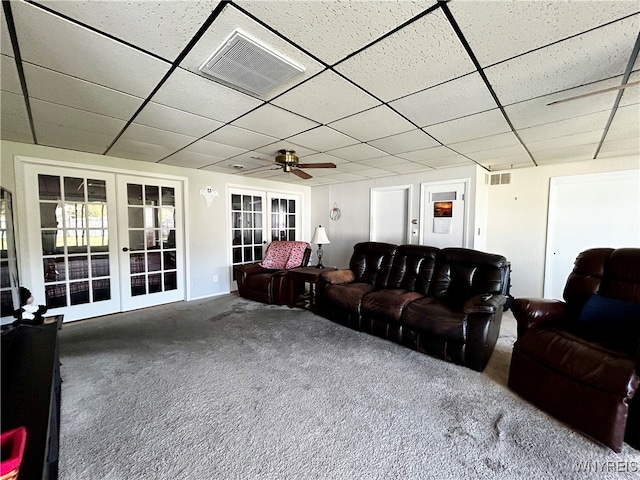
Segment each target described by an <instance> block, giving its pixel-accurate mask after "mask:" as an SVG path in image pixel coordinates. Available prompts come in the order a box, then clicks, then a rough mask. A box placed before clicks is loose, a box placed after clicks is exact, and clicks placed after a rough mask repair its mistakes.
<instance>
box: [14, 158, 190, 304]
mask: <svg viewBox="0 0 640 480" xmlns="http://www.w3.org/2000/svg"><path fill="white" fill-rule="evenodd" d="M13 164H14V172H15V173H14V177H15V182H16V200H18V199H19V200H18V202H17V206H19V207H26V202H27V198H26V185H25V175H26V172H25V166H26V165H46V166H54V167H56V166H57V167H61V168H78V169H81V170H89V171H97V172H103V173H111V174H114V175H134V176H138V177H147V178H156V179H167V180H173V181H175V182H179V183H181V184H182V207H183V214H182V225H181V227H182V229H183V230H182V231H183V232H184V278H183V281H184V287H185V288H184V295H185V298H184V299H185V301H189V300H191V282H188V281H187V279H189V278H191V266H190V265H191V264H190V258H191V252H190V249H189V242H188V240H187V239H188V238H189V222H188V221H187V212H188V211H189V195H188V192H189V179H188V177H185V176H181V175H169V174H166V173H160V172H148V171H139V170H129V169H126V168H118V167H109V166H103V165H92V164H84V163H76V162H66V161H63V160H52V159H47V158H41V157H31V156H28V155H14V157H13ZM117 201H118V199H117V198H116V202H117ZM14 203H15V202H14ZM14 209H15V206H14ZM26 210H27V209H26V208H17V211H14V214H16V213H17V215H15V216H16V218H14V220H17V221H16V236H15V240H16V245H17V246H18V247H19V248H18V255H17V257H18V268H19V270H20V272H30V270H31V264H30V263H29V260H28V257H29V255H28V253H27V254H23V255H21V254H20V252H21V251H22V249H23V248H25V250H24V251H25V252H28V251H29V246H28V245H25V241H26V240H25V239H24V238H23V235H22V232H25V234H26V232H27V228H26V227H27V218H26ZM118 248H119V247H118ZM21 278H22V281H23V282H24V281H31V276H30V274H29V278H28V279H27V278H25V277H24V276H21Z"/></svg>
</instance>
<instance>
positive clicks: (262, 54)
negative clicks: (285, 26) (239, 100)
mask: <svg viewBox="0 0 640 480" xmlns="http://www.w3.org/2000/svg"><path fill="white" fill-rule="evenodd" d="M200 72H201V73H202V74H203V75H205V76H207V77H209V78H212V79H214V80H216V81H218V82H221V83H224V84H225V85H228V86H231V87H236V88H238V89H240V90H243V91H245V92H247V93H251V94H254V95H259V96H264V95H266V94H267V93H268V92H270V91H271V90H273V89H274V88H276V87H277V86H279V85H282V84H283V83H285V82H286V81H287V80H289V79H291V78H293V77H295V76H296V75H299V74H300V73H302V72H304V68H302V67H299V66H298V65H295V64H294V63H292V62H291V61H289V60H287V59H286V58H284V57H283V56H282V55H280V54H278V53H276V52H274V51H272V50H270V49H269V48H267V47H265V46H263V45H260V44H259V43H258V42H256V41H255V40H252V39H251V38H249V37H247V36H246V35H245V34H243V33H241V32H239V31H238V30H236V31H235V32H233V33H232V34H231V36H230V37H229V38H228V39H227V40H226V41H225V42H224V43H223V44H222V45H221V46H220V47H219V48H218V49H217V50H216V51H215V52H214V53H213V55H211V56H210V57H209V59H208V60H207V61H206V62H204V63H203V64H202V65H201V66H200Z"/></svg>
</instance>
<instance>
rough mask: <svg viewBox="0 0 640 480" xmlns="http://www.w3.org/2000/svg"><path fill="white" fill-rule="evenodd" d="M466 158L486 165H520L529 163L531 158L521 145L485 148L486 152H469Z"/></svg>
mask: <svg viewBox="0 0 640 480" xmlns="http://www.w3.org/2000/svg"><path fill="white" fill-rule="evenodd" d="M465 155H466V156H467V157H468V158H470V159H472V160H475V161H476V162H479V163H482V164H486V163H495V162H496V161H499V162H500V163H510V164H511V163H522V162H526V161H531V157H530V156H529V154H528V153H527V151H526V150H525V148H524V147H523V146H522V145H521V144H518V145H509V146H506V147H497V148H487V149H486V150H480V151H477V152H471V153H466V154H465Z"/></svg>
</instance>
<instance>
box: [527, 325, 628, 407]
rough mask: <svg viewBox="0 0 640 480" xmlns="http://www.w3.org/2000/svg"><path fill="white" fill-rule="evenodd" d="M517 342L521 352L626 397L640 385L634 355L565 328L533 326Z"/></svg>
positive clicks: (585, 382)
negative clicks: (632, 356) (606, 346)
mask: <svg viewBox="0 0 640 480" xmlns="http://www.w3.org/2000/svg"><path fill="white" fill-rule="evenodd" d="M516 345H517V349H518V350H519V352H520V353H521V354H523V355H526V356H528V357H529V358H531V359H532V360H533V361H536V362H538V363H540V364H542V365H545V366H546V367H547V368H548V369H549V370H552V371H555V372H558V373H559V374H561V375H565V376H567V377H569V378H572V379H574V380H575V381H576V382H580V383H583V384H586V385H591V386H596V387H597V388H598V389H600V390H604V391H607V392H610V393H612V394H615V395H620V396H624V397H627V396H631V395H633V393H634V392H635V391H636V390H637V389H638V375H637V373H636V371H635V361H634V360H633V359H632V358H631V357H629V356H627V355H625V354H622V353H620V352H617V351H614V350H609V349H607V348H605V347H603V346H601V345H598V344H596V343H592V342H589V341H587V340H585V339H583V338H581V337H578V336H576V335H574V334H572V333H569V332H567V331H565V330H559V329H556V328H548V329H544V330H542V329H541V330H531V331H528V332H527V333H526V335H523V336H522V337H521V338H520V339H518V341H517V343H516Z"/></svg>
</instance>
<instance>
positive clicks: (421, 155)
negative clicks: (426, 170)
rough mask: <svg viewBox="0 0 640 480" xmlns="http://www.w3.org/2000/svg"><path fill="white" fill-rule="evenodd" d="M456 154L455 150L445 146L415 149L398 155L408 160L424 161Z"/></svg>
mask: <svg viewBox="0 0 640 480" xmlns="http://www.w3.org/2000/svg"><path fill="white" fill-rule="evenodd" d="M453 155H456V152H454V151H453V150H451V149H450V148H447V147H431V148H425V149H424V150H416V151H414V152H406V153H399V154H398V155H396V156H398V157H400V158H404V159H405V160H410V161H412V162H418V163H425V162H428V161H430V160H434V159H437V158H443V157H450V156H453Z"/></svg>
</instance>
